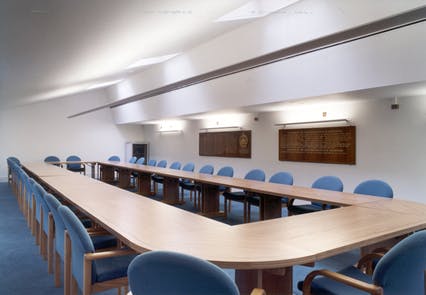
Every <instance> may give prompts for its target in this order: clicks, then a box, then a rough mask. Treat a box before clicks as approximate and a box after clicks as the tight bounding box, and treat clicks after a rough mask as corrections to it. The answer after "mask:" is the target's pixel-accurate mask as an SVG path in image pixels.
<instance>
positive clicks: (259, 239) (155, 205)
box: [24, 163, 426, 269]
mask: <svg viewBox="0 0 426 295" xmlns="http://www.w3.org/2000/svg"><path fill="white" fill-rule="evenodd" d="M24 166H25V167H26V168H27V169H29V170H31V171H32V172H33V173H34V174H38V172H41V173H45V171H46V170H44V169H43V168H42V166H37V165H32V164H31V165H30V164H26V163H25V164H24ZM52 167H53V169H52V171H53V170H65V169H61V168H59V167H55V166H52ZM47 174H48V175H40V179H41V180H42V181H43V182H44V183H45V184H47V185H48V186H50V187H51V188H53V189H54V190H55V191H57V192H59V193H60V194H61V195H62V196H63V197H65V198H66V199H68V200H69V201H70V202H71V203H73V204H74V205H76V206H77V207H79V208H80V209H81V210H82V211H84V212H85V213H86V214H88V215H89V216H91V217H92V218H93V219H95V220H96V221H97V222H99V223H100V224H101V225H102V226H104V227H105V228H106V229H107V230H109V231H110V232H111V233H113V234H115V235H116V236H117V237H119V238H120V239H121V240H122V241H123V242H124V243H126V244H127V245H128V246H130V247H131V248H133V249H134V250H136V251H138V252H144V251H148V250H170V251H178V252H182V253H186V254H189V255H193V256H197V257H200V258H203V259H206V260H209V261H212V262H214V263H215V264H217V265H219V266H221V267H228V268H235V269H267V268H281V267H287V266H292V265H297V264H303V263H308V262H313V261H316V260H319V259H322V258H325V257H329V256H333V255H336V254H339V253H342V252H345V251H348V250H352V249H356V248H359V247H361V246H366V245H369V244H372V243H376V242H380V241H384V240H387V239H389V238H392V237H396V236H399V235H402V234H406V233H409V232H412V231H414V230H419V229H422V228H425V227H426V214H425V212H426V210H425V209H426V205H423V204H418V203H414V202H408V201H403V200H391V199H382V198H374V200H372V199H370V198H373V197H370V198H369V199H366V201H365V202H362V201H359V202H354V205H352V206H348V207H342V208H338V209H333V210H325V211H321V212H317V213H311V214H304V215H299V216H291V217H285V218H278V219H271V220H266V221H261V222H254V223H248V224H242V225H236V226H229V225H226V224H224V223H221V222H217V221H215V220H212V219H208V218H205V217H203V216H200V215H197V214H194V213H190V212H187V211H184V210H181V209H178V208H175V207H173V206H170V205H167V204H164V203H161V202H158V201H154V200H152V199H149V198H146V197H143V196H140V195H138V194H134V193H131V192H128V191H126V190H122V189H119V188H117V187H114V186H111V185H108V184H106V183H102V182H99V181H96V180H94V179H91V178H88V177H85V176H82V175H79V174H75V173H67V174H62V173H61V172H59V171H58V175H52V172H51V171H50V170H49V173H47ZM350 195H351V196H352V198H353V199H358V197H359V196H358V195H352V194H350ZM361 200H362V199H361ZM413 212H414V213H413Z"/></svg>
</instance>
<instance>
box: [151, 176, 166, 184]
mask: <svg viewBox="0 0 426 295" xmlns="http://www.w3.org/2000/svg"><path fill="white" fill-rule="evenodd" d="M151 178H152V180H153V181H154V182H159V183H163V181H164V177H163V176H159V175H152V176H151Z"/></svg>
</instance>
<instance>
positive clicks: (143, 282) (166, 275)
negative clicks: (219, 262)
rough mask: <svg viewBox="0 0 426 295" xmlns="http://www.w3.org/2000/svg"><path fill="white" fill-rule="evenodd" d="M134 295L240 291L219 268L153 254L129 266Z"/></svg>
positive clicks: (234, 293)
mask: <svg viewBox="0 0 426 295" xmlns="http://www.w3.org/2000/svg"><path fill="white" fill-rule="evenodd" d="M128 277H129V283H130V290H131V291H132V294H133V295H144V294H149V295H168V294H185V295H199V294H203V295H219V294H220V295H238V294H239V291H238V287H237V286H236V284H235V283H234V281H233V280H232V279H231V278H230V277H229V276H228V274H226V273H225V272H224V271H223V270H222V269H220V268H219V267H217V266H216V265H214V264H212V263H210V262H208V261H206V260H202V259H200V258H196V257H193V256H189V255H186V254H181V253H177V252H168V251H152V252H146V253H144V254H141V255H139V256H137V257H136V258H135V259H134V260H133V261H132V262H131V263H130V265H129V270H128Z"/></svg>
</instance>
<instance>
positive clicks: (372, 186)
mask: <svg viewBox="0 0 426 295" xmlns="http://www.w3.org/2000/svg"><path fill="white" fill-rule="evenodd" d="M265 178H266V176H265V172H264V171H263V170H261V169H253V170H251V171H249V172H248V173H247V174H246V175H245V177H244V179H249V180H255V181H262V182H263V181H265ZM269 182H271V183H279V184H285V185H292V184H293V176H292V175H291V173H289V172H278V173H275V174H274V175H272V176H271V178H270V179H269ZM311 187H312V188H315V189H322V190H331V191H340V192H342V191H343V182H342V181H341V180H340V178H339V177H337V176H322V177H320V178H318V179H317V180H315V181H314V182H313V184H312V186H311ZM354 193H355V194H364V195H372V196H378V197H386V198H392V197H393V190H392V188H391V186H390V185H389V184H387V183H386V182H384V181H382V180H376V179H374V180H366V181H364V182H362V183H360V184H359V185H357V187H356V188H355V190H354ZM223 195H224V197H225V203H224V205H225V209H224V211H225V217H226V216H227V214H228V212H229V211H230V205H229V204H230V201H237V202H241V203H243V210H244V222H250V221H251V206H259V204H260V197H258V196H256V195H255V194H253V193H251V192H246V191H236V192H231V191H226V192H224V194H223ZM282 203H283V206H287V209H288V213H289V215H295V214H303V213H311V212H316V211H320V210H324V209H330V208H332V206H330V205H327V204H322V203H316V202H311V203H310V204H303V205H294V199H289V198H287V197H285V196H283V197H282Z"/></svg>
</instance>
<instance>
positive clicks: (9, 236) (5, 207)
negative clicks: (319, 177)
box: [0, 182, 359, 295]
mask: <svg viewBox="0 0 426 295" xmlns="http://www.w3.org/2000/svg"><path fill="white" fill-rule="evenodd" d="M160 194H161V189H160ZM156 198H158V199H159V198H161V195H160V196H158V197H156ZM185 200H186V202H185V204H184V205H181V206H178V207H180V208H182V209H184V210H189V211H193V212H195V208H194V207H193V203H192V202H190V201H189V197H188V196H186V197H185ZM222 202H223V201H222ZM221 206H222V208H223V203H222V204H221ZM283 215H284V216H286V215H287V212H286V210H285V209H283ZM242 218H243V210H242V205H241V204H239V203H236V202H233V204H232V211H231V214H230V215H229V216H228V219H227V220H224V218H223V217H219V218H217V220H218V221H222V222H226V223H228V224H238V223H240V222H242ZM252 219H253V220H257V219H258V209H257V208H255V207H253V209H252ZM0 220H1V222H0V295H24V294H25V295H26V294H32V295H45V294H49V295H59V294H63V288H55V287H54V281H53V275H49V274H48V273H47V262H46V261H44V260H43V259H42V258H41V256H40V255H39V250H38V247H37V246H36V245H35V239H34V237H33V236H32V235H31V233H30V230H29V228H28V227H27V224H26V221H25V219H24V217H23V215H22V214H21V212H20V210H19V208H18V205H17V202H16V199H15V197H14V196H13V194H12V192H11V189H10V186H9V185H8V183H6V182H0ZM358 258H359V253H358V251H352V252H348V253H344V254H342V255H339V256H335V257H332V258H329V259H325V260H322V261H320V262H318V263H317V264H316V267H315V268H328V269H338V268H340V267H342V266H346V265H348V264H353V263H355V262H356V261H357V260H358ZM312 270H313V268H309V267H303V266H296V267H295V268H294V274H293V275H294V289H295V290H294V294H301V292H299V291H298V290H297V289H296V285H297V281H299V280H302V279H303V278H304V277H305V275H306V274H307V273H308V272H310V271H312ZM226 272H227V273H228V274H229V275H230V276H231V277H234V271H233V270H226ZM98 294H102V295H110V294H111V295H112V294H117V293H116V290H110V291H106V292H101V293H98Z"/></svg>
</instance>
